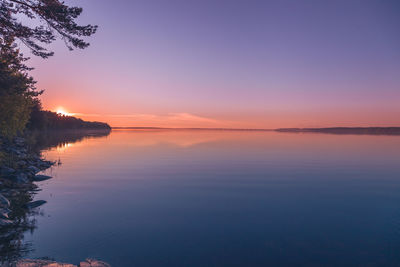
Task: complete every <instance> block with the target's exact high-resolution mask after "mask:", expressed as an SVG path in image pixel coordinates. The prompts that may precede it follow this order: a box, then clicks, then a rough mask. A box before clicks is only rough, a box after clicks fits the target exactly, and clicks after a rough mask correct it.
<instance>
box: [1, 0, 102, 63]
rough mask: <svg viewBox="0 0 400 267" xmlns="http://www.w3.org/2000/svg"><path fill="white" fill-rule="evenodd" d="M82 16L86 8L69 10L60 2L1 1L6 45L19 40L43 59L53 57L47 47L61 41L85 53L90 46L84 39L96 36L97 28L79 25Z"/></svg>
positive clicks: (54, 0)
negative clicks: (78, 21)
mask: <svg viewBox="0 0 400 267" xmlns="http://www.w3.org/2000/svg"><path fill="white" fill-rule="evenodd" d="M81 13H82V8H79V7H69V6H67V5H65V4H64V2H62V1H59V0H0V38H1V39H2V40H3V42H4V40H11V39H14V38H15V39H19V40H20V41H21V42H22V43H24V44H25V45H26V46H27V47H29V48H30V49H31V51H32V53H33V54H34V55H37V56H40V57H43V58H47V57H49V56H52V55H53V52H51V51H48V50H47V49H46V48H45V47H44V46H45V45H46V44H49V43H51V42H53V41H54V40H55V39H56V38H57V37H60V38H61V39H62V40H64V42H65V44H66V45H67V47H68V48H69V49H70V50H72V49H74V48H81V49H83V48H86V47H87V46H89V43H87V42H85V41H84V40H83V39H82V37H85V36H90V35H92V34H94V33H95V32H96V29H97V26H94V25H85V26H80V25H78V24H77V23H76V22H75V19H76V18H77V17H78V16H79V15H80V14H81ZM24 17H26V18H27V19H25V18H24ZM29 20H31V21H29ZM33 25H35V26H33Z"/></svg>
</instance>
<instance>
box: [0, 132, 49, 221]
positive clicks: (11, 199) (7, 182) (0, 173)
mask: <svg viewBox="0 0 400 267" xmlns="http://www.w3.org/2000/svg"><path fill="white" fill-rule="evenodd" d="M0 151H1V152H2V154H3V157H5V159H3V162H2V164H1V165H0V227H5V226H11V225H13V224H14V223H15V222H14V220H13V219H14V218H13V216H11V215H12V213H13V210H15V209H28V210H29V209H33V208H36V207H38V206H40V205H42V204H44V203H45V201H44V200H42V201H40V200H39V201H29V202H26V203H25V202H24V201H20V200H21V199H20V198H19V196H21V194H26V193H27V192H34V191H35V190H37V185H36V184H34V182H39V181H44V180H47V179H50V178H51V177H50V176H46V175H40V174H38V173H39V172H40V171H43V170H46V169H48V168H50V167H51V166H53V165H54V164H55V162H51V161H47V160H44V159H42V157H41V155H40V153H39V152H34V151H32V150H30V149H29V146H28V145H27V143H26V141H25V139H24V138H21V137H16V138H14V139H13V140H11V141H10V140H1V147H0ZM4 155H6V156H4Z"/></svg>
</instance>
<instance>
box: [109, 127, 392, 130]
mask: <svg viewBox="0 0 400 267" xmlns="http://www.w3.org/2000/svg"><path fill="white" fill-rule="evenodd" d="M111 129H133V130H135V129H136V130H221V131H222V130H226V131H277V130H329V129H360V130H362V129H400V126H329V127H283V128H225V127H150V126H140V127H137V126H111Z"/></svg>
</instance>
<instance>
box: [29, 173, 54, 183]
mask: <svg viewBox="0 0 400 267" xmlns="http://www.w3.org/2000/svg"><path fill="white" fill-rule="evenodd" d="M51 178H53V177H51V176H48V175H41V174H38V175H35V176H34V177H33V178H32V181H34V182H41V181H46V180H49V179H51Z"/></svg>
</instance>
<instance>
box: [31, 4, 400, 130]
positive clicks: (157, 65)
mask: <svg viewBox="0 0 400 267" xmlns="http://www.w3.org/2000/svg"><path fill="white" fill-rule="evenodd" d="M66 3H68V4H72V5H77V6H82V7H83V8H84V12H83V15H82V17H81V19H80V22H82V23H91V24H97V25H99V30H98V32H97V33H96V35H95V36H94V37H93V38H90V39H88V41H89V42H90V43H91V46H90V47H89V48H88V49H85V50H80V51H78V50H75V51H72V52H71V51H68V49H67V48H66V47H65V46H64V44H63V42H62V41H60V42H57V43H55V44H54V45H52V46H51V48H52V49H53V50H54V51H55V56H54V57H52V58H50V59H48V60H43V59H40V58H36V57H32V59H31V60H30V63H29V64H30V65H31V66H33V67H35V70H34V71H32V74H33V76H34V77H35V79H36V80H38V87H39V88H40V89H45V93H44V94H43V96H42V97H41V99H42V101H43V105H44V107H45V108H47V109H50V110H54V111H55V110H57V109H59V108H60V107H62V108H63V109H64V110H65V111H66V112H69V113H72V114H75V116H77V117H81V118H83V119H85V120H97V121H105V122H108V123H109V124H110V125H111V126H160V127H234V128H276V127H326V126H393V125H398V126H399V125H400V105H399V101H400V30H399V29H400V16H399V14H400V1H397V0H394V1H389V0H385V1H378V0H376V1H368V0H360V1H351V0H343V1H339V0H337V1H317V0H315V1H295V0H292V1H285V0H283V1H261V0H260V1H257V0H250V1H248V0H247V1H246V0H241V1H235V0H218V1H217V0H201V1H194V0H180V1H176V0H169V1H165V0H158V1H153V0H140V1H136V0H135V1H123V0H114V1H102V0H86V1H66Z"/></svg>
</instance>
